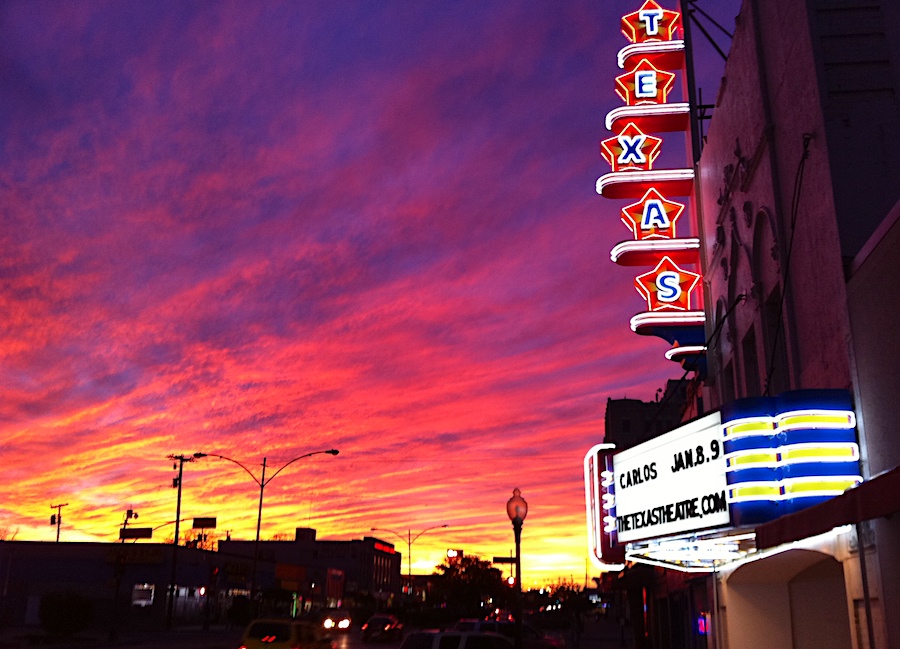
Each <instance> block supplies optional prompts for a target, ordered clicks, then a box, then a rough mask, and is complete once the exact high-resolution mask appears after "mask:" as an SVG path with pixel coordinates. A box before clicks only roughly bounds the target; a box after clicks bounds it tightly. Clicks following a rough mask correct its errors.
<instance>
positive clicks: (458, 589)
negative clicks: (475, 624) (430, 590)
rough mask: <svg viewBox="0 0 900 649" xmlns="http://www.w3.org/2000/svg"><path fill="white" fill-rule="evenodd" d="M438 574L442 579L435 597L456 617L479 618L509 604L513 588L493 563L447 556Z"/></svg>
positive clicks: (474, 558)
mask: <svg viewBox="0 0 900 649" xmlns="http://www.w3.org/2000/svg"><path fill="white" fill-rule="evenodd" d="M436 573H437V574H440V575H442V576H443V579H440V580H438V582H437V583H436V584H435V589H434V595H435V598H436V599H437V600H438V601H440V602H442V603H443V604H444V605H446V607H447V609H449V612H451V613H453V615H455V616H457V617H475V616H478V617H480V616H482V615H484V613H485V612H486V611H487V610H491V609H493V608H507V607H508V606H509V604H510V600H511V594H512V589H511V588H510V587H509V585H508V584H507V583H506V582H505V581H504V580H503V574H502V573H501V571H500V570H499V569H498V568H494V567H493V566H492V564H491V562H490V561H485V560H484V559H481V558H479V557H477V556H474V555H466V556H463V557H452V558H450V557H448V558H447V559H445V560H444V563H442V564H441V565H439V566H437V567H436Z"/></svg>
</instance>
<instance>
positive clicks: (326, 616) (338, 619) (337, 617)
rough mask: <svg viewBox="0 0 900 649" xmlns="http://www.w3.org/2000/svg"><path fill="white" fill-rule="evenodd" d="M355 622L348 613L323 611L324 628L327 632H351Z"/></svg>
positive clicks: (335, 609)
mask: <svg viewBox="0 0 900 649" xmlns="http://www.w3.org/2000/svg"><path fill="white" fill-rule="evenodd" d="M352 624H353V620H352V618H351V617H350V614H349V613H348V612H347V611H344V610H342V609H339V608H329V609H325V610H324V611H322V628H323V629H325V630H326V631H349V630H350V627H351V625H352Z"/></svg>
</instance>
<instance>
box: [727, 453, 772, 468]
mask: <svg viewBox="0 0 900 649" xmlns="http://www.w3.org/2000/svg"><path fill="white" fill-rule="evenodd" d="M777 462H778V453H777V452H776V451H772V452H770V453H764V452H761V453H752V454H749V453H748V454H747V455H735V456H733V457H730V458H728V461H727V465H728V466H741V465H746V464H772V463H777Z"/></svg>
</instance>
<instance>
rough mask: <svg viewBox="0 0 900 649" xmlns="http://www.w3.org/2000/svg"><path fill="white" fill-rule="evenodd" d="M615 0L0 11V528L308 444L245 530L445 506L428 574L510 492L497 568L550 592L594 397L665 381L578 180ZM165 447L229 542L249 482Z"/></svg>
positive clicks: (729, 17)
mask: <svg viewBox="0 0 900 649" xmlns="http://www.w3.org/2000/svg"><path fill="white" fill-rule="evenodd" d="M640 4H641V3H640V2H638V1H636V0H635V1H632V0H628V1H623V0H617V1H615V2H612V1H607V0H566V1H565V2H561V1H559V0H525V1H508V0H489V1H485V0H471V1H470V0H453V1H447V2H421V1H419V0H359V1H352V2H351V1H342V2H325V1H321V2H320V1H309V2H275V1H266V2H250V3H248V2H181V1H178V2H160V1H157V2H118V1H110V2H101V1H98V0H91V1H89V2H64V1H58V2H39V1H36V0H23V1H21V2H16V1H7V2H4V3H3V4H2V5H0V34H2V38H0V156H2V164H0V214H2V223H3V226H2V230H0V236H2V256H0V300H2V313H3V317H2V320H0V327H2V338H0V350H2V359H0V390H2V393H0V396H2V398H0V426H2V430H0V460H2V465H3V468H4V493H3V496H2V498H0V531H2V532H4V533H5V536H6V538H11V537H12V536H13V535H15V538H16V539H18V540H34V541H54V540H55V538H56V529H55V527H51V526H50V525H49V517H50V514H51V513H53V512H54V511H55V510H52V509H51V505H55V504H59V503H68V505H67V506H66V507H64V508H63V510H62V515H63V523H62V529H61V540H62V541H114V540H116V539H117V538H118V532H119V528H120V526H121V524H122V520H123V518H124V514H125V510H126V509H128V508H133V509H134V510H136V511H137V512H138V513H139V516H140V518H139V521H138V522H137V523H135V524H136V525H138V526H140V527H157V526H163V527H161V528H160V529H159V530H157V531H156V532H155V533H154V537H153V538H154V540H156V541H163V540H165V539H166V538H171V535H172V533H173V526H171V525H169V526H164V524H165V523H168V522H171V521H173V520H174V518H175V505H176V502H175V501H176V490H175V489H173V488H172V478H173V477H174V476H175V472H174V471H173V470H172V462H171V461H169V460H167V459H166V456H167V455H169V454H182V453H184V454H190V453H194V452H195V451H201V452H205V453H216V454H220V455H225V456H228V457H230V458H233V459H234V460H237V461H238V462H241V463H243V464H244V465H245V466H247V467H248V468H249V469H250V470H252V471H253V472H254V473H255V474H256V475H257V477H258V476H259V474H260V471H261V468H262V467H261V465H262V461H263V458H264V457H265V458H267V462H268V465H269V470H268V471H269V472H268V476H271V475H272V473H273V472H274V470H277V469H278V468H279V467H281V466H282V465H283V464H284V463H285V462H287V461H289V460H291V459H292V458H295V457H297V456H299V455H302V454H305V453H308V452H311V451H317V450H323V449H329V448H337V449H339V450H340V455H339V456H337V457H331V456H328V455H317V456H314V457H310V458H307V459H304V460H301V461H299V462H297V463H295V464H293V465H291V466H290V467H288V468H286V469H285V470H284V471H283V472H282V473H280V474H279V475H278V476H277V477H276V478H275V479H274V480H273V481H272V482H271V484H270V485H269V486H268V487H267V488H266V491H265V505H264V512H263V525H262V537H263V538H264V539H265V538H271V537H272V536H273V535H276V534H289V535H293V531H294V528H296V527H314V528H316V529H317V530H318V537H319V538H320V539H339V540H348V539H354V538H361V537H362V536H365V535H370V534H371V533H370V532H369V530H370V528H372V527H379V528H387V529H391V530H394V531H397V532H400V533H401V534H402V535H403V536H404V537H405V535H406V533H407V530H412V533H413V535H415V534H417V533H418V532H420V531H422V530H424V529H425V528H428V527H431V526H434V525H441V524H447V525H449V526H450V527H448V528H447V529H440V530H434V531H431V532H429V533H427V534H426V535H423V536H422V538H421V539H420V540H418V541H417V542H416V543H415V544H414V545H413V553H412V554H413V570H414V572H423V573H428V572H430V571H431V570H432V569H433V567H434V566H435V565H436V564H438V563H440V562H441V561H442V559H443V556H444V554H445V552H446V550H447V549H448V548H458V549H463V550H464V551H465V552H466V553H467V554H475V555H479V556H482V557H484V558H490V557H491V556H496V555H508V554H510V552H511V551H512V549H513V536H512V528H511V526H510V523H509V520H508V519H507V517H506V512H505V503H506V500H507V499H508V498H509V497H510V496H511V495H512V490H513V488H515V487H518V488H519V489H521V491H522V495H523V497H524V498H525V499H526V500H527V501H528V504H529V513H528V517H527V520H526V521H525V526H524V530H523V538H522V552H523V575H524V584H525V585H526V586H532V585H535V584H544V583H547V582H555V581H556V580H557V579H560V578H563V579H573V580H574V581H575V583H576V584H581V583H582V582H583V581H584V578H585V571H586V558H587V539H586V532H585V514H584V487H583V478H582V459H583V457H584V454H585V452H586V451H587V450H588V448H590V447H591V446H592V445H593V444H596V443H598V442H600V441H602V436H603V415H604V409H605V407H606V400H607V398H621V397H626V396H627V397H631V398H641V399H647V400H650V399H652V398H653V395H654V393H655V391H656V389H657V388H658V387H661V386H662V385H663V384H664V382H665V380H666V379H667V378H677V377H679V376H681V374H682V370H681V369H680V367H678V366H677V365H675V364H673V363H671V362H669V361H666V360H665V359H664V358H663V356H662V354H663V352H664V351H665V350H666V349H667V347H666V345H665V343H663V342H662V341H660V340H658V339H648V338H641V337H638V336H636V335H634V334H632V333H631V332H630V330H629V327H628V320H629V318H630V317H631V316H632V315H633V314H634V313H637V312H639V311H641V310H642V302H641V298H640V296H639V295H638V294H637V292H636V291H635V289H634V287H633V278H634V276H635V269H629V268H617V267H616V266H615V265H613V264H612V263H611V262H610V261H609V251H610V249H611V248H612V247H613V245H615V244H616V243H617V242H619V241H622V240H624V239H627V238H629V233H628V231H627V230H626V229H625V227H624V226H623V225H622V224H621V223H620V221H619V209H620V207H621V206H622V205H621V204H617V202H616V201H610V200H607V199H603V198H600V197H599V196H597V195H596V193H595V189H594V184H595V181H596V179H597V177H598V176H600V175H602V174H603V173H605V172H607V171H609V166H608V165H607V164H606V163H605V162H604V161H603V160H602V158H601V157H600V153H599V145H598V143H599V141H600V140H601V139H603V138H606V137H609V132H608V131H606V130H605V128H604V125H603V120H604V117H605V115H606V113H607V112H608V111H609V110H610V109H612V108H614V107H616V106H618V105H621V101H620V100H619V99H618V97H617V96H616V95H615V92H614V87H615V84H614V77H615V76H616V75H617V74H620V71H619V70H618V68H617V67H616V52H617V51H618V50H619V49H620V48H621V47H623V46H624V45H626V44H627V41H626V40H625V39H624V37H623V36H622V35H621V34H620V33H619V19H620V17H621V16H622V15H623V14H624V13H628V12H631V11H635V10H636V9H637V8H638V7H639V6H640ZM662 4H663V5H664V6H665V7H667V8H673V7H674V3H671V2H669V3H666V2H663V3H662ZM700 6H701V7H704V8H705V9H706V10H707V11H708V12H710V13H711V14H713V15H714V16H716V17H717V18H718V19H719V20H721V21H722V22H723V24H725V26H726V27H728V28H729V29H730V28H733V25H734V15H735V14H736V13H737V3H736V2H733V1H729V2H727V3H721V2H718V0H716V1H715V2H714V1H713V0H706V1H705V2H701V3H700ZM720 42H725V41H724V40H720ZM698 48H699V50H700V54H701V56H702V57H704V63H703V65H704V70H703V72H704V75H705V76H704V77H702V81H703V83H704V84H705V86H704V95H705V96H708V97H709V99H710V100H711V99H712V98H713V97H714V96H715V91H716V84H717V83H718V79H719V76H720V74H721V67H722V61H721V59H720V58H719V57H718V55H717V54H715V52H714V51H713V50H712V49H709V48H706V49H704V48H702V46H698ZM663 147H664V149H667V153H668V154H669V155H672V156H674V157H673V158H672V159H673V160H675V161H676V164H679V162H678V161H683V151H684V148H683V138H682V137H674V136H671V135H670V136H667V137H666V138H665V139H664V144H663ZM639 272H643V271H639ZM184 473H185V475H184V491H183V504H182V516H183V517H185V518H188V519H190V518H193V517H201V516H215V517H217V519H218V529H217V533H218V534H219V535H220V536H223V537H224V535H225V533H226V531H230V533H231V535H232V537H233V538H237V539H251V538H253V536H254V534H255V530H256V517H257V509H256V508H257V499H258V497H259V489H258V487H257V485H256V484H255V483H254V482H253V481H252V480H251V478H250V476H248V475H247V474H246V473H245V472H244V471H243V470H242V469H241V468H240V467H238V466H236V465H235V464H232V463H230V462H227V461H224V460H218V459H213V458H204V459H202V460H199V461H197V462H195V463H192V464H186V465H185V472H184ZM377 536H380V537H381V538H383V539H384V540H386V541H388V542H394V543H396V545H397V547H398V549H399V550H400V551H401V552H402V553H403V555H404V557H403V567H404V571H405V570H406V565H407V563H406V551H407V547H406V544H405V543H403V542H401V541H400V539H398V538H396V537H394V536H391V535H390V534H382V533H379V534H377ZM590 572H591V574H592V575H594V574H595V570H594V569H593V568H591V570H590Z"/></svg>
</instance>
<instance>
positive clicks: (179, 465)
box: [166, 453, 205, 630]
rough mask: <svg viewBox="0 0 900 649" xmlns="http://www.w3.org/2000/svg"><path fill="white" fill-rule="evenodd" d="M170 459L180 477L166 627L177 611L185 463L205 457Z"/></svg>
mask: <svg viewBox="0 0 900 649" xmlns="http://www.w3.org/2000/svg"><path fill="white" fill-rule="evenodd" d="M166 457H168V459H170V460H172V461H173V462H174V464H173V465H172V468H173V469H177V470H178V477H177V478H174V479H173V480H172V487H174V488H175V489H178V498H177V505H176V507H175V542H174V543H172V575H171V577H170V579H169V601H168V603H167V604H168V606H167V607H166V629H167V630H168V629H171V628H172V615H173V614H174V612H175V596H176V595H177V593H178V590H177V587H176V584H175V581H176V579H177V576H178V575H177V572H176V564H177V562H178V533H179V523H180V522H181V479H182V477H183V476H184V463H185V462H193V461H194V460H195V459H196V458H200V457H205V456H204V454H203V453H194V454H193V455H183V454H182V455H168V456H166Z"/></svg>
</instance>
